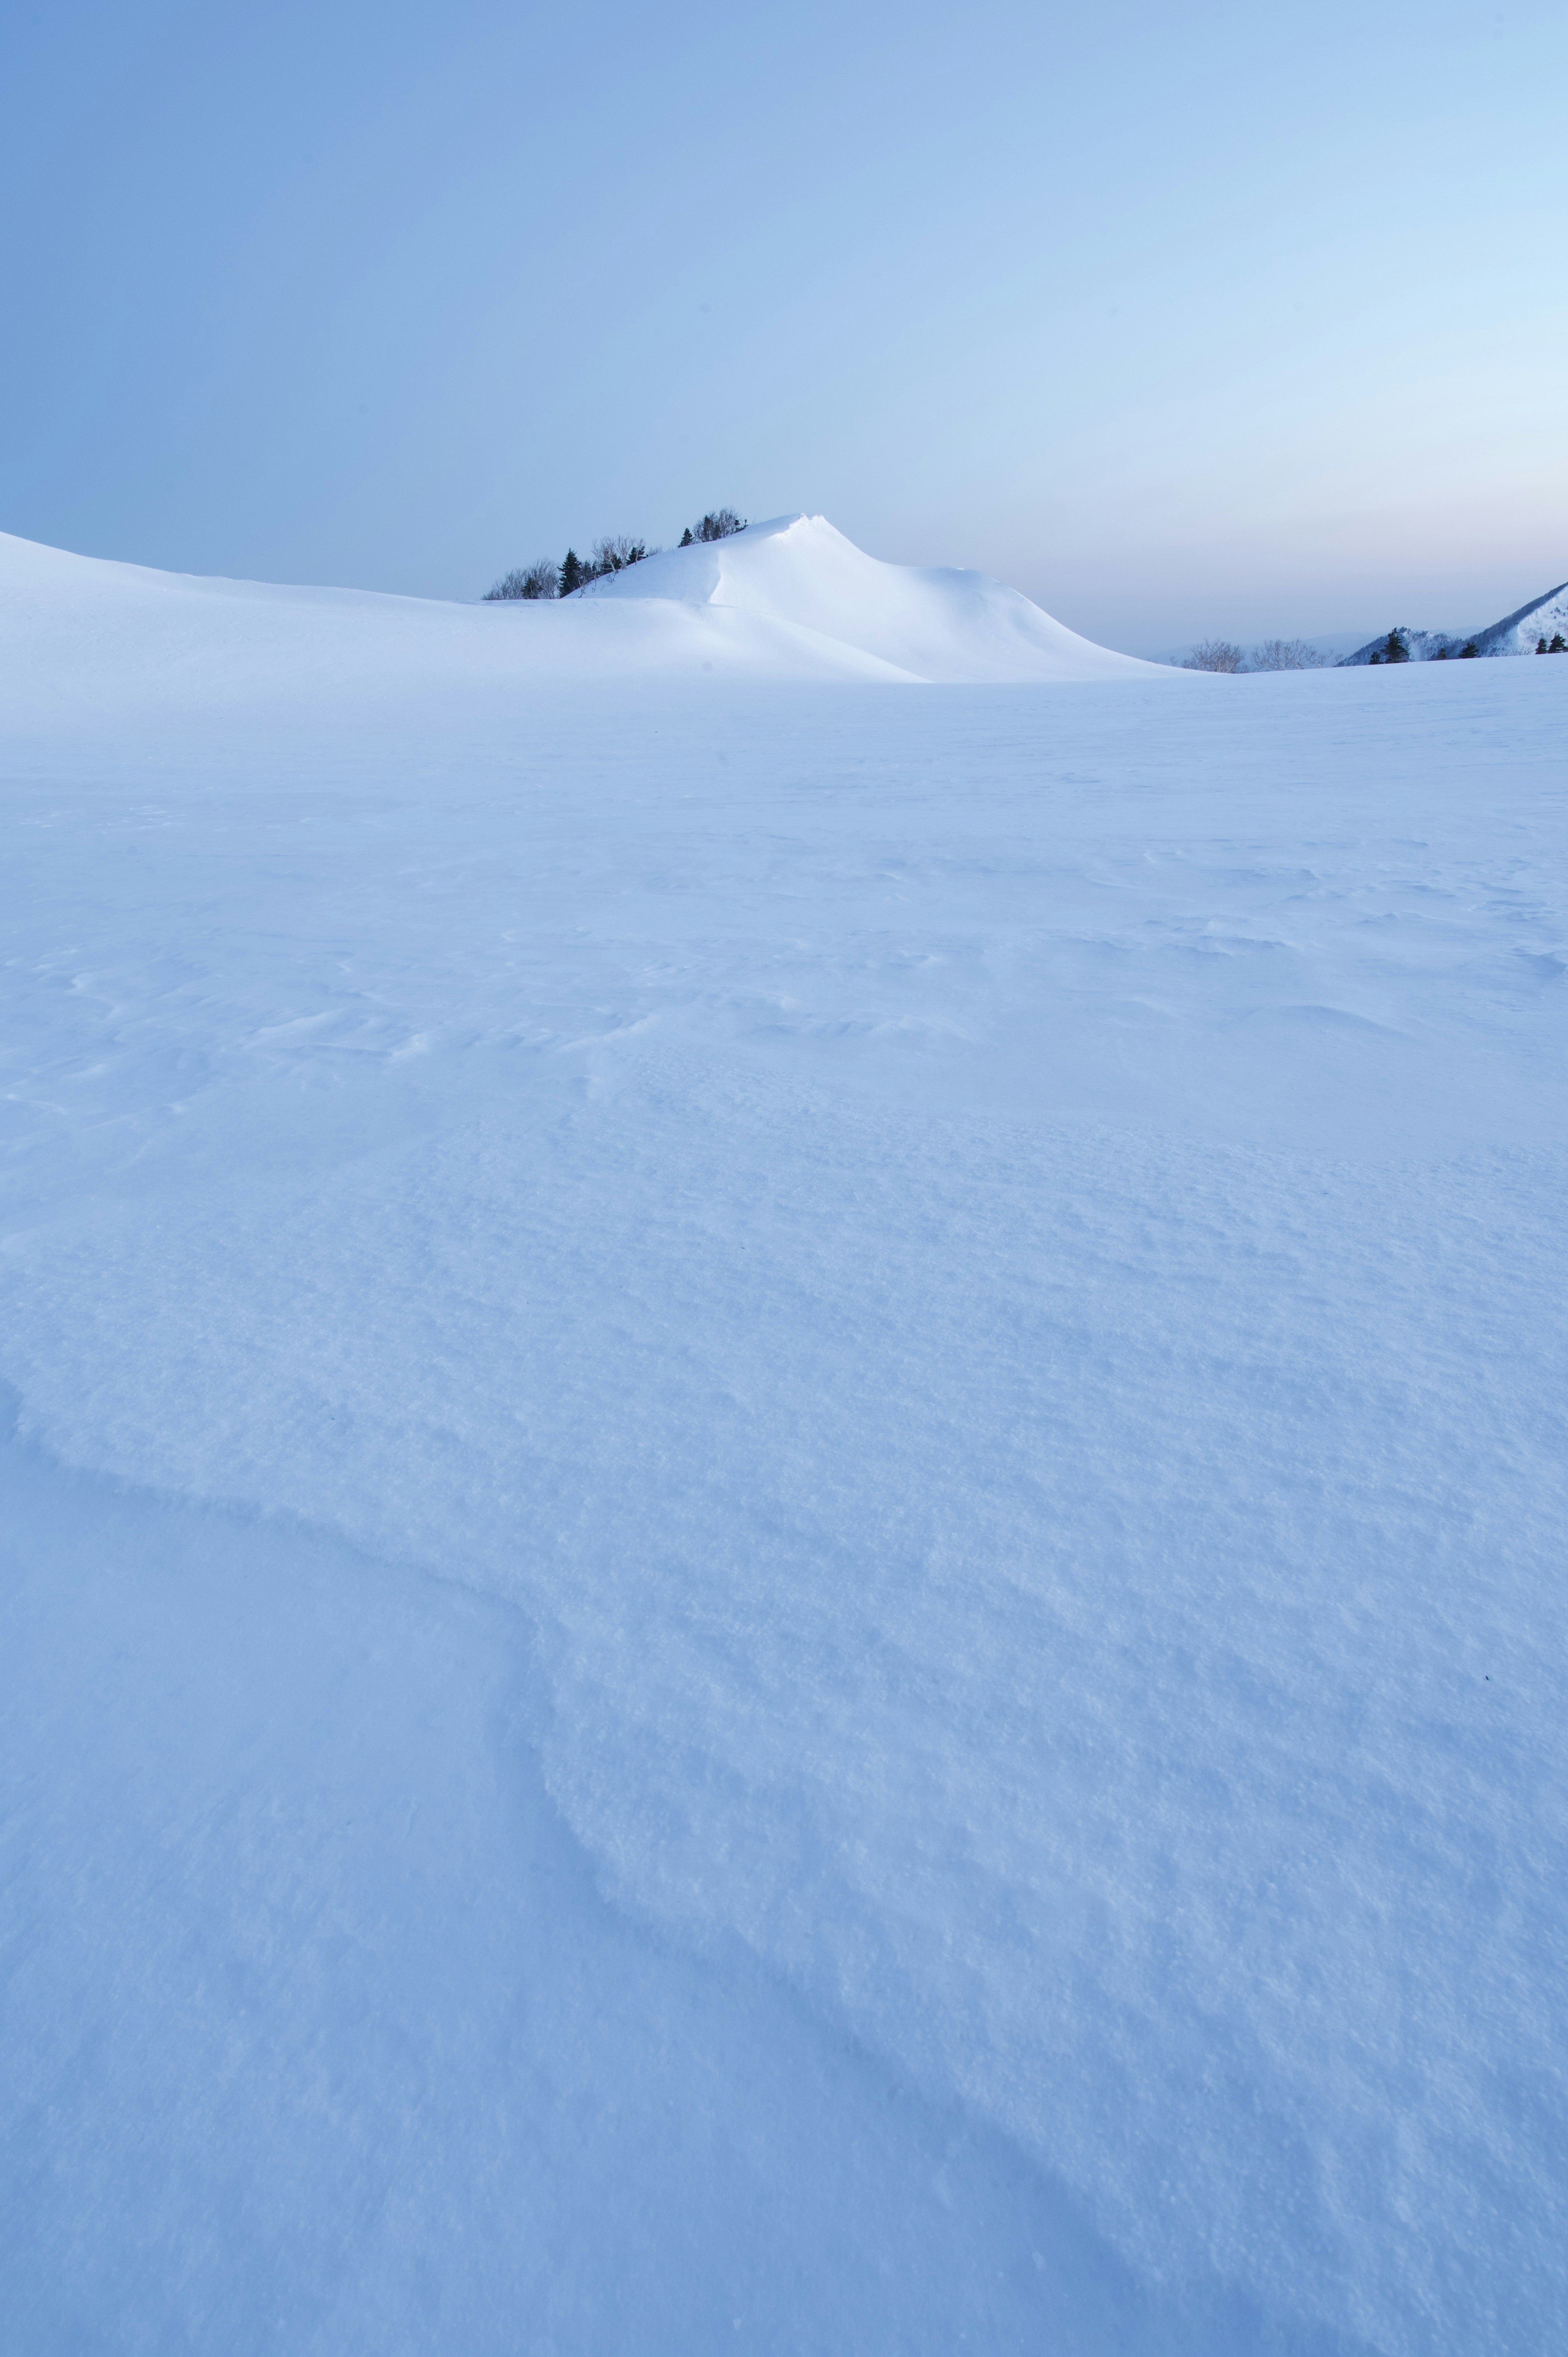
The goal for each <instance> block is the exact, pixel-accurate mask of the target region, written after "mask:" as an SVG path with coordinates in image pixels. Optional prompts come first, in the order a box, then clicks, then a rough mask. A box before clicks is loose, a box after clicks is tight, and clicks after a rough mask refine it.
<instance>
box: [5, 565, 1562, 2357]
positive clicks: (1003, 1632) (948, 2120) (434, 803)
mask: <svg viewBox="0 0 1568 2357" xmlns="http://www.w3.org/2000/svg"><path fill="white" fill-rule="evenodd" d="M852 554H855V553H854V552H852ZM0 556H3V558H4V563H3V565H0V591H3V592H4V596H3V597H0V635H3V640H4V644H5V649H6V657H5V659H6V663H7V667H8V668H7V671H6V674H5V689H4V698H5V705H6V707H7V710H8V714H9V726H8V732H7V737H6V753H5V812H6V828H5V842H6V851H7V856H6V862H5V870H4V891H5V967H4V984H5V994H6V996H5V1028H4V1035H3V1043H4V1049H5V1146H6V1156H5V1165H4V1168H5V1180H6V1188H7V1194H6V1201H5V1228H4V1235H5V1252H4V1255H3V1257H0V1309H3V1315H0V1378H3V1379H4V1380H5V1383H7V1384H8V1385H9V1387H10V1388H9V1397H10V1399H11V1401H12V1403H13V1410H14V1431H13V1433H12V1437H10V1438H9V1439H8V1440H6V1441H5V1444H4V1448H3V1453H0V1466H3V1469H4V1475H5V1483H4V1501H5V1518H4V1533H3V1546H0V1559H3V1562H4V1566H5V1582H6V1598H7V1601H6V1608H5V1620H4V1624H3V1625H4V1629H5V1647H6V1653H7V1660H6V1663H5V1695H6V1710H5V1716H4V1732H3V1737H0V1740H3V1743H4V1747H5V1756H4V1793H5V1819H4V1854H3V1857H0V1889H3V1890H4V1894H5V1896H4V1900H3V1902H0V1903H3V1909H4V1913H3V1918H0V1929H3V1937H4V1945H3V1948H0V1969H3V1973H4V2006H3V2031H0V2037H3V2065H4V2086H5V2114H4V2128H3V2136H4V2143H3V2151H0V2166H3V2171H4V2174H3V2178H0V2232H3V2233H4V2236H5V2249H4V2251H3V2252H0V2276H3V2277H4V2281H5V2294H4V2301H5V2314H6V2319H7V2321H6V2325H5V2332H6V2334H7V2335H8V2336H9V2338H8V2341H7V2342H6V2345H7V2347H11V2346H14V2347H16V2349H18V2350H25V2351H27V2352H57V2351H59V2352H73V2353H74V2352H78V2351H92V2352H99V2351H103V2352H109V2351H113V2352H144V2351H145V2352H167V2351H193V2352H209V2351H213V2352H216V2351H223V2352H252V2351H255V2352H261V2351H266V2352H279V2357H282V2352H289V2353H290V2357H295V2352H311V2357H315V2352H322V2357H327V2352H332V2357H342V2353H343V2352H365V2357H381V2352H403V2351H407V2352H428V2351H434V2350H439V2351H443V2352H454V2357H456V2352H463V2357H492V2352H493V2357H503V2352H506V2357H510V2352H520V2351H528V2352H534V2351H550V2352H555V2351H559V2352H563V2357H565V2352H594V2353H595V2357H598V2352H606V2357H609V2352H617V2357H619V2352H660V2357H662V2352H671V2357H676V2352H681V2353H682V2357H690V2352H707V2351H714V2350H731V2349H742V2350H748V2351H759V2352H797V2351H799V2352H808V2351H809V2352H824V2357H827V2352H847V2351H854V2352H888V2353H889V2357H892V2352H906V2351H918V2352H928V2351H929V2352H933V2357H935V2352H948V2351H950V2350H953V2349H955V2348H960V2347H966V2346H967V2347H970V2348H973V2349H975V2350H981V2351H986V2352H1011V2351H1017V2352H1058V2351H1059V2352H1083V2357H1110V2352H1116V2357H1129V2352H1132V2357H1164V2352H1184V2357H1187V2352H1190V2357H1230V2352H1237V2357H1240V2352H1254V2351H1262V2350H1269V2351H1282V2352H1283V2351H1290V2352H1324V2357H1326V2352H1336V2353H1337V2357H1340V2352H1359V2351H1363V2350H1376V2351H1380V2352H1433V2353H1434V2357H1436V2352H1480V2351H1483V2350H1484V2351H1486V2352H1488V2357H1497V2352H1516V2351H1517V2352H1536V2351H1541V2350H1544V2349H1546V2348H1549V2347H1551V2346H1552V2345H1554V2343H1555V2341H1557V2339H1558V2338H1559V2336H1560V2333H1561V2327H1562V2319H1563V2302H1564V2288H1565V2287H1564V2282H1563V2252H1564V2250H1565V2249H1568V2217H1565V2215H1564V2210H1565V2208H1568V2204H1565V2203H1564V2200H1563V2193H1564V2183H1565V2179H1568V2136H1565V2134H1564V2119H1563V1997H1564V1989H1563V1978H1564V1955H1565V1953H1568V1857H1565V1855H1564V1852H1565V1848H1568V1844H1565V1842H1564V1823H1565V1820H1564V1814H1563V1798H1564V1792H1563V1786H1564V1777H1563V1765H1564V1748H1565V1743H1568V1737H1565V1733H1564V1729H1565V1727H1568V1712H1565V1709H1564V1695H1563V1683H1564V1681H1563V1660H1564V1651H1563V1639H1564V1633H1565V1632H1564V1629H1563V1621H1564V1618H1565V1617H1568V1616H1565V1613H1564V1599H1563V1577H1562V1559H1563V1529H1564V1527H1565V1525H1568V1515H1565V1513H1564V1504H1565V1501H1564V1498H1563V1489H1564V1486H1565V1485H1564V1480H1563V1468H1564V1464H1565V1462H1568V1453H1565V1448H1564V1439H1565V1436H1564V1431H1563V1422H1564V1403H1565V1402H1568V1363H1565V1362H1568V1348H1565V1345H1564V1326H1563V1260H1564V1250H1565V1248H1564V1242H1563V1236H1564V1227H1565V1222H1564V1216H1563V1203H1564V1192H1565V1190H1564V1178H1565V1172H1564V1156H1563V1142H1564V1135H1565V1121H1564V1114H1565V1093H1564V1077H1563V1007H1564V1004H1565V999H1564V989H1565V971H1568V918H1565V913H1564V876H1563V832H1562V827H1563V754H1562V748H1563V740H1564V731H1565V726H1568V662H1563V663H1552V662H1517V663H1477V664H1454V665H1428V666H1415V665H1412V666H1409V667H1408V668H1401V669H1393V670H1390V671H1381V670H1378V671H1368V670H1359V671H1333V672H1325V673H1306V674H1300V675H1290V674H1283V675H1264V676H1259V677H1255V678H1241V679H1211V678H1197V677H1192V676H1187V675H1181V674H1162V673H1158V672H1156V671H1152V670H1149V669H1147V668H1145V667H1142V666H1139V667H1129V668H1127V669H1126V670H1125V671H1124V672H1117V671H1116V669H1115V667H1114V666H1115V659H1113V658H1107V659H1105V660H1106V662H1107V663H1109V664H1110V665H1111V666H1112V668H1111V669H1110V671H1109V672H1104V671H1102V672H1101V675H1100V676H1099V677H1098V678H1097V677H1095V676H1093V675H1092V674H1093V673H1094V671H1095V664H1094V662H1091V661H1090V660H1089V659H1088V658H1089V657H1093V656H1094V655H1095V653H1096V651H1094V650H1089V651H1088V657H1086V658H1085V659H1084V660H1083V662H1082V664H1081V666H1080V668H1081V669H1082V670H1083V671H1085V672H1087V673H1090V676H1087V677H1078V678H1072V677H1070V676H1069V677H1067V678H1066V679H1065V680H1062V681H1060V682H1059V683H1052V682H1051V680H1050V679H1049V678H1048V677H1042V678H1041V679H1040V680H1038V681H1036V683H1032V684H989V685H953V684H946V685H929V684H927V685H917V684H914V683H913V682H912V680H911V678H910V672H911V668H912V667H913V658H914V657H915V656H916V655H917V654H918V653H919V652H920V650H921V649H922V648H923V649H925V650H926V655H925V659H926V660H928V661H930V660H931V656H930V649H931V646H932V644H933V642H932V641H931V640H929V637H928V638H926V639H920V638H919V637H918V631H917V630H916V622H918V624H919V629H921V630H925V629H926V628H927V621H926V620H921V619H920V616H919V614H917V615H916V617H915V620H914V621H911V620H909V618H908V613H905V615H904V620H903V622H902V623H900V627H905V625H906V624H907V626H908V627H907V629H906V637H905V639H904V640H903V641H902V645H903V649H904V651H905V653H906V654H908V655H909V656H910V657H911V662H904V663H898V664H896V665H894V666H893V668H892V671H891V673H890V672H889V669H888V668H887V667H886V666H887V665H888V664H889V663H890V662H891V659H890V658H889V657H888V656H886V654H885V653H881V652H878V651H877V650H876V649H875V648H872V649H871V651H869V652H867V651H866V649H865V645H864V644H863V643H861V644H857V643H854V642H852V641H850V640H834V639H833V638H832V632H831V630H827V631H824V630H822V627H821V625H822V621H823V619H824V615H826V616H827V619H832V615H831V614H830V613H829V612H828V608H830V607H831V604H832V597H831V596H830V595H829V593H828V591H826V590H824V593H823V602H822V609H821V610H819V612H818V614H817V619H816V621H815V622H805V623H801V622H800V621H799V620H798V619H791V618H790V617H791V612H798V611H799V608H798V607H796V608H791V609H790V610H789V611H786V610H785V609H784V606H783V602H782V593H779V592H777V591H776V589H770V590H769V593H768V594H769V597H771V599H772V603H771V605H768V601H767V600H762V601H760V602H759V606H758V609H757V610H755V611H748V610H746V608H734V609H732V611H731V612H730V614H729V616H728V617H727V619H726V616H725V614H724V613H723V612H718V613H717V614H716V618H715V614H714V613H712V612H709V611H707V610H705V609H704V608H703V604H702V603H701V601H700V599H699V600H697V601H693V602H686V603H682V602H681V600H680V599H678V598H677V599H669V598H665V597H662V596H661V597H659V598H655V599H643V598H634V599H631V600H630V601H629V603H628V602H627V600H626V598H625V597H624V596H623V595H622V594H621V593H618V594H617V596H616V597H600V598H598V599H597V600H596V601H589V600H583V601H578V600H573V601H571V602H570V603H569V604H568V605H567V606H565V607H562V608H553V609H552V608H536V609H532V611H527V610H523V609H517V608H514V609H507V610H502V609H495V608H490V609H484V610H480V611H473V610H466V609H460V608H441V607H438V606H423V605H419V604H417V603H414V602H413V601H394V600H385V599H370V598H354V597H348V596H346V595H345V596H343V597H338V598H334V597H333V596H332V594H331V593H320V592H317V593H307V592H301V593H288V592H283V591H254V590H248V589H245V588H244V587H242V586H235V585H229V586H226V587H225V586H219V587H203V586H202V585H191V584H184V585H181V584H179V583H177V582H171V580H170V576H152V575H140V574H134V573H131V572H130V571H128V570H127V569H124V568H116V567H110V566H101V567H95V568H89V569H88V570H87V571H86V572H83V571H81V570H75V569H73V568H77V567H79V566H80V565H81V560H76V559H70V558H66V557H60V556H57V555H55V554H53V553H52V552H45V551H38V550H27V548H26V547H25V546H24V545H23V544H17V543H15V542H10V543H5V542H0ZM835 562H836V560H835ZM932 577H933V576H918V580H921V581H926V582H929V580H930V579H931V578H932ZM960 578H963V576H960ZM968 578H969V579H970V580H971V581H972V578H973V576H969V577H968ZM160 584H165V585H168V586H166V587H160V586H159V585H160ZM786 586H788V585H786ZM706 594H707V593H703V595H704V596H705V595H706ZM791 594H793V593H791ZM838 594H839V593H838V592H837V590H833V591H832V596H837V595H838ZM903 594H904V592H903V590H902V589H900V590H899V592H898V595H899V597H902V596H903ZM911 594H912V593H911ZM920 594H921V597H924V595H925V593H924V592H923V591H922V592H921V593H920ZM965 594H966V595H967V594H968V593H967V592H966V593H965ZM1004 594H1005V593H1000V592H999V593H997V595H998V596H1003V595H1004ZM917 603H918V601H917ZM764 608H766V610H764ZM895 608H897V599H895V600H894V601H893V605H892V607H890V608H879V609H878V614H877V616H876V617H875V618H874V619H875V629H874V630H868V631H866V632H865V633H863V634H862V637H863V640H864V639H865V638H866V637H870V636H874V635H875V634H876V632H882V633H883V634H884V639H885V643H890V641H887V640H886V630H888V629H890V628H891V623H890V622H889V619H888V616H889V612H893V615H894V619H895V620H897V619H898V612H897V611H895V610H894V609H895ZM900 610H901V609H900ZM911 610H912V609H911ZM1031 610H1033V609H1031ZM921 612H922V613H926V612H927V609H926V608H921ZM215 616H216V617H218V618H219V619H218V620H217V621H214V620H213V619H212V618H213V617H215ZM605 616H609V617H611V618H612V622H611V624H607V623H605V622H604V621H603V619H596V617H598V618H603V617H605ZM203 617H206V619H203ZM780 617H781V619H780ZM617 618H618V619H617ZM928 619H929V614H928ZM1040 619H1041V621H1042V622H1044V621H1045V620H1046V619H1047V618H1045V617H1041V618H1040ZM612 624H613V628H614V630H618V631H619V632H620V633H621V634H622V635H621V637H620V638H618V639H617V640H614V641H613V643H612V641H611V640H608V639H606V638H605V637H603V636H602V635H601V636H599V637H594V636H592V635H591V634H592V633H594V632H601V633H602V632H603V631H604V630H607V629H608V628H610V627H611V626H612ZM835 626H836V625H835ZM982 626H983V627H982ZM1014 627H1015V623H1014V622H1009V623H1008V624H1007V628H1008V629H1013V628H1014ZM1050 627H1051V628H1052V629H1054V628H1055V626H1054V625H1053V626H1050ZM976 628H977V630H980V631H981V636H982V637H983V636H984V632H985V630H990V628H991V625H990V623H989V622H986V621H985V618H984V617H982V620H981V624H977V625H976ZM1028 628H1029V629H1030V630H1033V629H1034V626H1033V625H1029V626H1028ZM792 631H794V632H800V631H805V632H808V633H810V634H811V644H810V645H806V644H805V641H804V640H802V639H800V638H799V637H796V638H791V637H790V636H789V633H790V632H792ZM531 632H532V633H534V635H532V636H528V635H526V634H527V633H531ZM726 632H727V633H729V635H728V637H726V636H725V633H726ZM550 633H553V637H552V636H549V635H548V634H550ZM770 634H771V635H770ZM1061 636H1062V638H1063V639H1067V638H1069V637H1070V634H1069V633H1065V632H1064V633H1062V634H1061ZM996 642H997V640H996V634H995V632H993V633H992V637H991V640H989V641H988V643H991V644H993V645H994V644H995V643H996ZM1074 643H1075V644H1076V645H1079V646H1081V645H1082V641H1075V642H1074ZM650 647H651V648H652V649H653V650H654V651H653V652H652V653H649V651H648V650H649V649H650ZM726 648H727V649H728V650H729V655H727V656H726V654H725V649H726ZM736 648H738V649H739V650H740V652H739V653H738V654H736V652H735V650H736ZM977 648H978V649H979V651H976V650H977ZM541 649H544V650H545V651H544V652H541V651H540V650H541ZM498 650H499V652H498ZM552 650H553V651H552ZM639 650H640V651H639ZM715 650H716V651H715ZM939 652H940V650H939ZM732 656H733V658H734V659H733V660H731V659H730V657H732ZM982 660H983V647H980V644H979V640H975V641H973V642H972V643H971V644H970V646H969V649H968V651H967V652H965V651H961V652H960V653H959V654H958V655H955V656H954V657H953V662H954V663H955V664H960V665H961V664H967V665H968V666H969V669H970V673H971V675H973V674H974V673H975V672H977V671H979V670H980V669H981V666H982ZM1074 660H1075V661H1076V660H1077V659H1076V658H1075V659H1074ZM857 663H858V664H859V665H860V666H861V668H860V670H859V671H858V672H857V671H856V669H855V666H856V664H857ZM708 664H712V665H714V669H713V671H712V673H711V675H710V673H708V672H707V671H706V670H705V669H704V666H705V665H708ZM879 665H880V666H883V667H882V668H880V669H878V668H877V666H879ZM835 666H836V671H835V668H834V667H835ZM1069 668H1070V667H1069Z"/></svg>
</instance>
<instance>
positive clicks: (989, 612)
mask: <svg viewBox="0 0 1568 2357" xmlns="http://www.w3.org/2000/svg"><path fill="white" fill-rule="evenodd" d="M576 594H577V597H580V598H584V599H588V598H595V599H600V598H613V599H621V598H630V599H633V600H637V601H640V600H642V599H645V598H650V597H651V598H660V599H671V600H675V601H677V602H678V603H680V604H682V605H686V606H693V607H695V608H699V609H704V608H720V609H723V610H728V611H735V612H738V613H744V614H748V615H751V616H754V617H757V618H766V619H768V621H770V622H774V623H777V624H779V625H782V626H784V627H786V628H789V629H791V630H807V631H810V632H811V634H812V636H813V637H818V638H822V639H823V640H827V641H829V642H830V643H831V644H832V645H835V646H852V647H855V648H857V649H859V650H860V651H863V652H864V653H865V654H867V655H870V656H872V657H874V658H875V660H876V661H878V662H885V663H887V664H890V665H891V666H892V667H893V668H894V669H895V670H897V671H899V672H903V673H908V674H909V675H911V676H912V677H914V678H917V679H927V680H946V681H951V682H961V681H981V680H1030V679H1060V680H1069V679H1126V678H1131V677H1133V676H1135V675H1137V674H1139V673H1145V674H1146V673H1148V672H1149V671H1150V670H1151V669H1154V668H1157V666H1154V665H1150V664H1148V663H1144V662H1141V661H1140V660H1139V659H1138V658H1137V657H1136V656H1133V655H1122V654H1115V653H1112V651H1111V650H1110V649H1109V648H1108V647H1097V646H1095V645H1094V644H1093V643H1092V641H1091V640H1088V639H1080V638H1079V636H1078V634H1077V632H1076V631H1074V630H1068V629H1066V628H1065V626H1064V625H1063V624H1062V623H1060V622H1058V621H1054V620H1053V619H1052V618H1051V617H1050V615H1049V614H1047V613H1044V612H1043V611H1042V610H1041V608H1039V607H1038V606H1036V605H1034V604H1032V603H1031V601H1030V600H1029V599H1028V598H1027V597H1023V596H1021V595H1020V593H1019V592H1018V591H1017V590H1016V589H1007V588H1004V587H1003V585H1002V583H1001V582H999V581H993V580H990V579H988V578H987V576H985V575H984V574H983V573H960V572H955V571H953V570H951V569H950V568H940V569H933V568H927V567H919V566H916V565H885V564H883V563H881V562H880V561H879V560H878V559H877V558H876V557H874V556H867V555H866V554H865V552H864V550H862V549H858V548H856V547H855V545H854V542H853V541H849V540H846V539H845V538H844V536H843V533H841V532H836V531H835V530H834V529H833V526H832V524H831V523H830V522H828V520H827V518H826V516H808V515H793V516H778V517H776V518H775V519H774V520H773V521H772V522H769V523H757V524H752V525H750V526H749V527H748V528H747V529H746V531H744V532H741V533H736V534H735V535H734V536H733V537H732V538H730V539H728V540H719V541H714V542H710V543H708V544H698V545H696V546H694V547H691V548H677V549H671V550H669V551H667V552H665V553H663V554H660V555H658V556H652V557H648V558H646V559H645V560H644V561H643V562H642V563H641V564H640V565H630V566H628V568H627V569H626V571H624V572H622V573H616V574H611V575H609V576H607V577H606V578H604V579H602V580H599V581H595V582H591V583H590V584H589V585H588V587H586V588H585V589H581V590H579V591H578V592H577V593H576Z"/></svg>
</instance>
